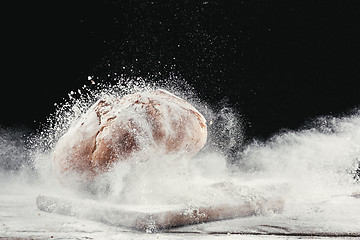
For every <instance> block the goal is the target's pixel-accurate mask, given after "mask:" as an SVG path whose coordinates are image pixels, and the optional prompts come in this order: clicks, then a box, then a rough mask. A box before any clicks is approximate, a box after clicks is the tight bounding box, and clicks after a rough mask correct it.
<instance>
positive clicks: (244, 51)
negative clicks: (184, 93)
mask: <svg viewBox="0 0 360 240" xmlns="http://www.w3.org/2000/svg"><path fill="white" fill-rule="evenodd" d="M357 5H358V4H357V1H336V2H334V1H325V0H324V1H315V0H312V1H270V0H269V1H264V0H252V1H241V0H237V1H235V0H234V1H221V0H218V1H211V0H208V1H190V0H189V1H170V0H169V1H140V0H129V1H120V0H119V1H110V0H106V1H103V2H101V4H99V5H98V6H88V5H87V4H86V3H83V4H78V5H77V6H74V5H69V6H67V7H66V8H62V9H60V8H58V7H57V8H55V7H53V8H52V7H47V6H42V7H40V6H39V7H36V8H35V7H33V8H28V9H27V8H26V7H18V8H16V10H15V11H14V12H13V13H12V14H11V17H9V19H7V22H8V23H9V24H6V25H7V27H6V28H5V29H3V30H2V31H3V32H4V35H3V36H4V37H3V38H4V39H5V40H6V43H5V44H4V46H3V47H4V49H3V50H4V53H5V51H6V53H7V54H4V55H3V57H4V59H5V61H3V62H5V63H3V66H2V67H3V69H4V72H3V74H2V78H3V84H2V86H1V89H2V93H1V105H2V111H1V122H0V126H3V127H11V126H13V127H17V126H25V127H28V128H30V129H37V128H38V127H39V125H40V123H43V122H45V121H46V117H47V116H49V114H51V113H52V112H53V111H54V110H55V107H54V103H59V102H62V101H64V100H63V99H64V98H67V93H69V92H70V91H71V90H77V89H79V88H81V87H82V86H83V85H84V84H85V85H90V82H89V81H88V79H87V77H88V76H94V77H95V78H94V80H95V81H97V82H99V81H102V82H108V81H110V82H111V81H113V79H114V77H115V76H116V75H120V74H125V75H127V76H142V77H149V78H151V79H153V81H157V79H160V78H163V77H164V76H167V75H168V74H175V75H178V76H182V77H183V78H185V79H186V81H187V82H188V83H190V84H191V85H192V86H193V87H194V88H195V90H196V91H197V92H198V93H199V95H200V97H201V98H202V99H204V100H205V101H207V102H208V103H209V104H211V105H217V104H218V103H219V102H222V101H223V100H224V99H225V100H227V101H228V103H229V104H230V106H232V107H233V108H234V109H236V111H238V112H239V113H240V114H241V115H242V116H243V120H244V125H245V131H246V136H247V137H248V138H253V137H256V138H263V139H266V138H268V137H270V136H271V135H273V134H275V133H277V132H279V131H281V130H282V129H284V128H285V129H298V128H299V127H301V126H303V125H304V124H306V123H307V122H309V121H311V119H313V118H316V117H319V116H323V115H333V116H339V115H342V114H346V113H348V111H351V110H353V109H355V108H356V107H358V106H359V105H360V95H359V92H360V91H359V87H358V85H360V84H359V82H360V21H359V19H360V18H359V15H360V8H359V7H357Z"/></svg>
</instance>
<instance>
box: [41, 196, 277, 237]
mask: <svg viewBox="0 0 360 240" xmlns="http://www.w3.org/2000/svg"><path fill="white" fill-rule="evenodd" d="M36 204H37V207H38V208H39V209H40V210H42V211H46V212H50V213H57V214H63V215H69V216H75V217H78V218H84V219H89V220H94V221H99V222H103V223H106V224H110V225H113V226H123V227H129V228H132V229H136V230H140V231H145V232H157V231H161V230H164V229H169V228H173V227H179V226H185V225H191V224H198V223H203V222H210V221H220V220H225V219H233V218H239V217H246V216H252V215H257V214H263V213H266V212H268V211H271V212H279V211H281V210H282V209H283V207H284V200H283V199H282V198H280V197H273V198H268V199H265V198H260V199H256V200H251V201H250V200H249V201H241V202H237V203H224V204H216V205H211V206H183V205H167V206H160V207H159V206H129V205H114V204H110V203H101V202H97V201H95V200H65V199H62V198H59V197H50V196H43V195H40V196H38V197H37V199H36Z"/></svg>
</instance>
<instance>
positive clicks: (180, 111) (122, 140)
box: [53, 90, 207, 180]
mask: <svg viewBox="0 0 360 240" xmlns="http://www.w3.org/2000/svg"><path fill="white" fill-rule="evenodd" d="M206 138H207V127H206V120H205V118H204V117H203V115H201V113H200V112H199V111H198V110H196V109H195V108H194V107H193V106H192V105H191V104H189V103H188V102H186V101H185V100H183V99H181V98H179V97H177V96H175V95H173V94H171V93H169V92H167V91H165V90H156V91H151V92H139V93H135V94H130V95H126V96H124V97H122V98H119V97H115V96H106V97H104V98H102V99H100V100H98V101H97V102H96V103H95V104H94V105H92V106H91V107H90V108H89V109H88V111H87V112H86V113H84V114H83V115H82V116H81V118H80V119H79V120H78V121H77V122H76V123H75V124H74V125H73V126H71V127H70V128H69V130H68V132H67V133H65V134H64V135H63V136H62V137H61V138H60V139H59V141H58V143H57V144H56V146H55V149H54V152H53V161H54V164H55V168H56V169H57V172H58V173H59V174H60V175H63V174H76V175H81V176H82V179H87V180H91V179H92V178H93V177H94V176H96V175H99V174H101V173H103V172H105V171H107V170H108V169H109V168H110V167H111V166H112V164H114V163H116V162H118V161H126V160H128V161H146V159H149V158H152V157H156V156H157V155H158V154H178V155H179V157H181V156H191V155H193V154H195V153H197V152H198V151H199V150H200V149H201V148H202V147H203V146H204V144H205V142H206ZM159 164H161V163H159Z"/></svg>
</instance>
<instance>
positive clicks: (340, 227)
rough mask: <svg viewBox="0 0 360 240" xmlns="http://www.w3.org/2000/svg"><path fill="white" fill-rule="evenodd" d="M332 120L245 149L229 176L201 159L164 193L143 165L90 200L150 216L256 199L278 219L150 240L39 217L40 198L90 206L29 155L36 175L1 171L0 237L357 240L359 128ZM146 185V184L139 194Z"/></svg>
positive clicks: (180, 231)
mask: <svg viewBox="0 0 360 240" xmlns="http://www.w3.org/2000/svg"><path fill="white" fill-rule="evenodd" d="M330 120H331V121H330ZM330 120H329V119H328V120H327V121H328V122H327V124H326V126H327V129H317V130H316V129H308V130H303V131H299V132H288V133H283V134H281V135H278V136H276V137H274V138H273V139H272V140H270V141H268V142H265V143H259V142H254V143H253V144H250V145H248V146H246V147H245V148H244V149H243V150H242V151H241V152H239V156H238V157H239V158H240V159H242V164H241V165H240V166H237V167H232V168H234V169H231V168H230V170H233V171H229V168H228V166H227V165H226V162H225V159H224V157H223V156H222V155H221V154H219V153H216V152H212V151H210V150H207V151H205V152H203V153H201V154H200V155H198V156H196V157H195V158H194V159H192V160H191V161H190V162H189V164H188V165H187V166H186V168H187V169H188V170H189V173H188V175H187V174H183V173H182V174H178V175H176V174H171V175H172V176H173V177H174V179H176V181H173V182H172V183H171V184H169V183H166V182H165V181H161V180H162V179H164V177H165V176H166V174H165V175H164V174H160V173H161V172H163V171H161V167H159V166H158V165H156V164H153V163H151V162H149V165H147V167H146V168H147V169H150V170H149V171H148V172H147V173H146V174H140V172H138V173H136V174H139V175H137V177H134V178H130V180H126V181H130V182H131V186H132V187H131V188H126V187H124V185H126V184H127V183H129V182H122V180H121V179H124V178H121V177H119V175H116V174H115V175H116V176H117V177H116V178H115V179H116V182H115V179H108V180H109V181H110V182H111V181H114V182H111V183H112V184H115V187H114V189H113V190H112V191H110V194H108V195H106V196H99V195H98V196H97V198H98V199H97V200H96V201H100V202H103V203H106V202H107V201H109V202H111V203H115V204H129V203H133V204H135V206H136V205H137V206H140V205H142V206H144V204H145V205H146V204H150V205H152V204H154V203H158V207H160V208H161V207H164V208H166V207H169V206H170V207H171V205H172V204H179V202H183V203H185V204H188V205H196V204H214V203H219V202H227V201H233V200H237V199H240V198H242V199H251V198H253V197H254V195H257V196H265V197H270V196H281V197H282V198H283V199H284V201H285V207H284V209H283V211H282V212H281V213H272V212H268V213H265V214H263V215H256V216H249V217H245V218H237V219H232V220H225V221H216V222H209V223H203V224H197V225H190V226H184V227H179V228H173V229H168V230H164V231H162V232H159V233H154V234H145V233H141V232H138V231H134V230H133V229H130V228H123V227H115V226H110V225H106V224H104V223H102V222H101V221H90V220H88V219H83V218H81V217H73V216H63V215H58V214H51V213H47V212H43V211H40V210H39V209H37V207H36V197H37V196H38V195H49V196H60V197H62V198H64V199H71V198H82V199H86V198H89V196H84V195H81V194H79V193H76V192H75V191H73V190H69V189H66V188H63V187H61V186H60V185H58V184H56V182H57V180H56V178H55V177H54V176H51V171H50V168H49V166H47V165H46V164H45V163H46V162H49V156H48V155H47V154H45V153H41V154H40V153H37V154H34V155H37V156H36V157H35V159H36V161H35V164H34V167H35V168H37V174H36V175H34V174H33V172H32V171H31V170H29V171H27V170H26V169H23V170H22V169H21V168H20V170H16V171H10V170H5V169H4V170H2V171H1V182H0V185H1V187H0V194H1V198H0V199H1V200H0V201H1V202H0V207H1V211H0V221H1V224H0V235H1V237H5V238H11V237H14V238H30V239H31V238H35V239H49V238H55V239H64V238H65V239H115V238H119V237H121V238H126V239H142V238H147V239H151V238H154V239H169V238H170V239H184V238H186V239H191V238H205V239H215V238H219V237H227V238H229V239H230V238H238V237H239V235H238V234H245V235H246V236H242V237H243V238H244V239H253V238H268V237H269V236H263V235H264V234H265V235H266V234H271V238H274V239H278V238H299V237H300V238H308V237H310V236H316V237H315V238H320V237H332V238H336V237H340V238H342V237H360V224H359V216H360V205H359V201H360V200H359V192H360V186H359V184H358V182H357V181H356V176H355V175H354V174H355V172H356V167H357V164H358V162H357V161H358V160H357V157H358V156H359V142H360V141H359V137H360V134H359V129H360V127H359V126H360V122H359V120H360V119H359V116H358V115H357V114H355V115H353V116H349V117H344V118H339V119H336V118H331V119H330ZM323 121H325V120H323ZM323 126H325V125H323ZM1 144H2V150H3V151H5V150H8V152H7V153H12V155H10V157H9V158H8V159H11V158H13V159H17V158H19V156H20V155H21V154H22V152H21V151H12V150H11V149H12V148H11V147H12V146H11V144H10V145H9V142H7V141H6V140H4V139H2V143H1ZM9 149H10V150H11V151H10V150H9ZM18 150H19V149H18ZM19 154H20V155H19ZM122 167H124V166H122ZM235 168H236V170H235ZM123 169H124V168H123ZM49 171H50V172H49ZM170 173H171V172H170ZM170 173H169V174H170ZM119 179H120V180H119ZM125 179H126V178H125ZM147 181H149V184H145V183H146V182H147ZM175 183H176V184H175ZM209 186H217V188H213V187H209ZM154 193H155V194H154ZM159 193H163V194H159ZM140 196H143V197H142V198H141V197H140ZM93 197H94V196H93ZM124 199H125V200H124ZM293 236H296V237H293Z"/></svg>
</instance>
